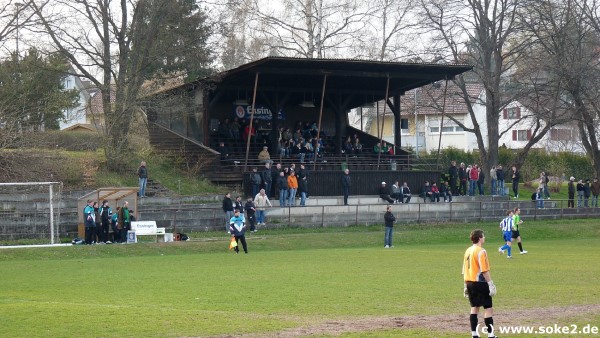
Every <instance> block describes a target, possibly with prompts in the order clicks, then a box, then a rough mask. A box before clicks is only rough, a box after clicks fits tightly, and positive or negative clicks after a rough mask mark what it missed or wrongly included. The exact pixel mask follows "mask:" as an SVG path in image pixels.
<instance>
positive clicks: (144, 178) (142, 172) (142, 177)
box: [137, 161, 148, 198]
mask: <svg viewBox="0 0 600 338" xmlns="http://www.w3.org/2000/svg"><path fill="white" fill-rule="evenodd" d="M137 175H138V178H139V183H140V191H139V192H138V196H140V197H141V198H144V197H146V183H148V168H146V161H142V163H140V167H139V168H138V170H137Z"/></svg>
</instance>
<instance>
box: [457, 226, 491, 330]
mask: <svg viewBox="0 0 600 338" xmlns="http://www.w3.org/2000/svg"><path fill="white" fill-rule="evenodd" d="M470 237H471V242H472V243H473V245H472V246H471V247H469V248H468V249H467V250H466V251H465V255H464V258H463V267H462V274H463V278H464V282H465V284H464V290H463V294H464V296H465V297H466V298H468V299H469V303H470V305H471V312H470V317H469V323H470V326H471V336H473V337H479V333H478V332H477V328H478V325H479V324H478V318H477V315H478V314H479V308H480V307H482V306H483V310H484V312H483V322H484V323H485V326H486V327H487V332H489V333H488V336H489V337H492V338H493V337H495V336H494V335H493V334H494V333H493V332H494V318H493V315H494V309H493V304H492V297H493V296H495V295H496V286H495V285H494V282H493V281H492V276H491V274H490V262H489V260H488V255H487V252H486V251H485V249H484V248H483V244H484V243H485V236H484V234H483V231H482V230H480V229H475V230H473V231H472V232H471V236H470ZM490 335H491V336H490Z"/></svg>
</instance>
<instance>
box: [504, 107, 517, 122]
mask: <svg viewBox="0 0 600 338" xmlns="http://www.w3.org/2000/svg"><path fill="white" fill-rule="evenodd" d="M502 115H503V116H504V119H505V120H516V119H520V118H521V107H512V108H504V109H503V111H502Z"/></svg>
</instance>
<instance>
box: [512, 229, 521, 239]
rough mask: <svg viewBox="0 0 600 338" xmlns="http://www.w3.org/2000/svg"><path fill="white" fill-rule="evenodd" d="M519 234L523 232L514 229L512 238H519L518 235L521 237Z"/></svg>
mask: <svg viewBox="0 0 600 338" xmlns="http://www.w3.org/2000/svg"><path fill="white" fill-rule="evenodd" d="M519 236H521V234H520V233H519V230H516V231H515V230H513V231H512V238H517V237H519Z"/></svg>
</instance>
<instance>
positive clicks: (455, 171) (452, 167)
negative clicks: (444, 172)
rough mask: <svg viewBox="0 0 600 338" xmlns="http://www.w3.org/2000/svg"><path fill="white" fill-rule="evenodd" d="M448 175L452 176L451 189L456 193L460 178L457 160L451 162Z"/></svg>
mask: <svg viewBox="0 0 600 338" xmlns="http://www.w3.org/2000/svg"><path fill="white" fill-rule="evenodd" d="M448 176H449V177H450V189H451V191H452V193H453V194H456V193H457V189H456V181H457V180H458V168H457V167H456V161H452V162H450V168H448Z"/></svg>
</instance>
